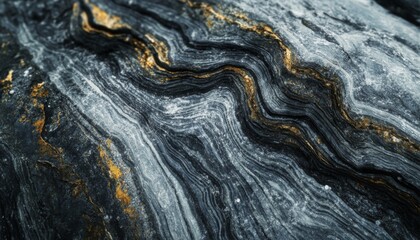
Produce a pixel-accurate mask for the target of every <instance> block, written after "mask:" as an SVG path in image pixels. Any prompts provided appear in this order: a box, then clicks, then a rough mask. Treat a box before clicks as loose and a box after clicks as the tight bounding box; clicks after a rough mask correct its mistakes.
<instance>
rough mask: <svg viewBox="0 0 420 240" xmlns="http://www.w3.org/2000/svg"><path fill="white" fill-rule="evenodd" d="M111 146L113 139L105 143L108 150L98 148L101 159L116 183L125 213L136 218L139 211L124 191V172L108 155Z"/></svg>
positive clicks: (116, 191)
mask: <svg viewBox="0 0 420 240" xmlns="http://www.w3.org/2000/svg"><path fill="white" fill-rule="evenodd" d="M111 144H112V142H111V139H109V138H108V139H106V141H105V145H106V149H105V148H103V147H101V146H98V151H99V157H100V158H101V159H102V160H103V161H104V162H105V164H106V166H107V168H108V174H109V177H110V178H111V179H112V180H113V181H114V182H115V183H116V186H115V198H116V199H117V200H118V201H119V202H120V203H121V205H122V208H123V211H124V213H125V214H127V215H128V216H129V217H130V218H136V217H137V215H138V214H137V211H136V209H135V208H134V207H133V206H132V204H131V203H132V200H131V197H130V195H129V193H128V191H127V190H126V189H124V180H123V179H122V177H123V172H122V170H121V169H120V167H118V166H117V165H116V164H115V163H114V161H113V160H112V158H111V157H110V156H109V155H108V151H109V150H110V148H111Z"/></svg>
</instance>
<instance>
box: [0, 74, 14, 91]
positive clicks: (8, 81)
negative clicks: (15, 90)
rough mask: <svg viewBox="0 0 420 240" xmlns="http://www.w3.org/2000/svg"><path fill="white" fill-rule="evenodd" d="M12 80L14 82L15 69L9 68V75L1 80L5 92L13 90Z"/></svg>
mask: <svg viewBox="0 0 420 240" xmlns="http://www.w3.org/2000/svg"><path fill="white" fill-rule="evenodd" d="M12 82H13V70H12V69H11V70H9V73H8V74H7V76H6V77H5V78H4V79H2V80H0V86H1V89H2V90H3V93H4V94H6V93H8V92H9V91H10V90H12Z"/></svg>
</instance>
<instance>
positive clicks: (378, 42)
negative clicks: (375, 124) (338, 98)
mask: <svg viewBox="0 0 420 240" xmlns="http://www.w3.org/2000/svg"><path fill="white" fill-rule="evenodd" d="M226 2H227V3H229V4H232V5H233V6H236V7H237V8H239V9H241V10H243V11H244V12H248V13H251V14H252V18H253V19H256V20H260V21H263V22H266V23H268V24H270V25H271V26H273V27H274V30H275V31H276V32H277V33H278V34H280V36H282V37H283V38H285V39H288V42H289V43H291V44H290V45H291V47H292V49H293V51H294V52H295V53H296V54H297V56H298V59H302V60H300V61H301V62H313V63H319V64H320V65H321V66H325V67H327V68H330V69H332V72H335V73H337V74H338V75H339V76H340V77H341V78H342V81H343V84H344V87H345V91H343V93H344V94H345V96H344V97H345V104H346V105H347V106H349V109H350V111H351V112H354V113H356V114H360V115H364V116H371V117H374V118H378V119H380V120H381V121H384V122H387V123H390V124H392V125H393V126H395V127H397V128H398V129H400V130H401V131H403V132H405V133H406V134H407V135H410V136H411V137H412V138H414V139H417V140H420V130H419V129H420V116H419V112H420V111H419V110H420V109H419V106H420V84H419V79H420V71H419V69H420V55H419V53H420V45H419V39H420V31H418V28H417V27H416V26H414V25H412V24H408V23H407V22H406V21H405V20H403V19H401V18H399V17H396V16H393V15H391V14H389V13H388V12H387V10H385V9H383V8H382V7H381V6H379V5H377V4H376V3H375V2H374V1H335V0H326V1H307V0H293V1H276V0H268V1H259V2H258V5H257V6H258V7H256V4H255V2H254V1H234V0H227V1H226ZM302 20H306V21H309V22H311V23H312V24H314V25H316V26H317V27H319V28H320V29H322V30H323V31H324V32H325V33H326V34H328V35H329V36H331V37H332V38H333V39H334V40H335V41H336V43H334V42H330V41H327V40H326V38H325V36H323V35H321V34H317V33H315V32H314V31H312V30H311V29H309V28H308V27H306V26H305V25H304V24H303V23H302ZM399 39H402V40H399ZM401 41H406V42H407V44H404V43H402V42H401ZM348 56H351V58H349V57H348Z"/></svg>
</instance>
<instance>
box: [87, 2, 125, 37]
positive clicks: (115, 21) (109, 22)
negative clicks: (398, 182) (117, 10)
mask: <svg viewBox="0 0 420 240" xmlns="http://www.w3.org/2000/svg"><path fill="white" fill-rule="evenodd" d="M85 3H86V4H88V5H89V6H90V7H91V11H92V15H93V20H94V21H95V23H97V24H99V25H102V26H104V27H106V28H108V29H111V30H117V29H121V28H130V26H129V25H127V24H125V23H123V22H122V21H121V18H120V17H118V16H113V15H110V14H109V13H107V12H106V11H104V10H102V9H101V8H99V7H98V6H97V5H95V4H93V3H90V2H89V0H86V1H85Z"/></svg>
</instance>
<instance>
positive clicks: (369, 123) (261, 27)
mask: <svg viewBox="0 0 420 240" xmlns="http://www.w3.org/2000/svg"><path fill="white" fill-rule="evenodd" d="M180 1H181V2H184V3H186V4H187V6H189V7H191V8H198V9H201V10H202V11H203V15H204V17H206V18H210V17H212V18H215V19H218V20H220V21H224V22H226V23H229V24H233V25H236V26H238V27H239V28H240V29H243V30H245V31H250V32H255V33H257V34H258V35H261V36H263V37H266V38H269V39H272V40H274V41H275V42H277V44H278V45H279V47H280V49H281V50H282V51H283V56H282V57H283V63H284V67H285V68H286V70H287V71H289V72H290V73H292V74H294V75H296V76H299V75H302V76H308V77H311V78H314V79H316V80H318V81H321V82H322V83H323V85H324V87H326V88H328V89H330V90H331V91H332V97H333V102H334V103H335V105H336V107H337V108H338V109H339V111H340V113H341V115H342V117H343V118H344V119H345V120H346V121H347V122H348V123H350V124H351V125H352V126H353V127H356V128H360V129H370V130H374V131H375V132H376V133H377V134H378V135H379V136H381V137H382V138H383V139H384V140H385V141H387V142H389V143H392V144H396V145H399V146H402V147H404V148H406V149H409V150H411V151H413V152H419V151H420V145H419V144H416V142H415V141H414V140H412V139H409V138H408V137H405V136H402V135H400V134H398V133H397V131H396V130H395V129H393V128H391V127H386V126H381V125H379V124H378V123H375V122H374V121H373V120H365V118H362V119H361V120H358V119H353V118H352V117H351V116H350V114H349V112H348V111H347V109H346V108H345V106H344V103H343V101H342V100H341V92H340V89H339V85H338V79H334V78H332V79H327V78H326V77H324V76H323V75H322V74H321V73H320V72H318V71H317V70H314V69H312V68H306V67H301V66H299V65H298V63H297V62H296V60H295V58H294V57H293V54H292V51H291V50H290V48H289V47H287V46H286V44H285V43H284V41H283V40H282V39H281V37H280V36H279V35H277V34H276V33H275V32H274V30H273V29H272V28H271V27H270V26H268V25H267V24H265V23H255V22H254V21H253V20H251V19H249V18H248V17H247V16H246V15H245V14H243V13H239V12H235V13H233V16H228V15H225V14H223V13H221V12H219V11H217V10H215V9H214V7H213V6H211V5H210V4H208V3H196V2H192V1H191V0H180ZM335 78H336V77H335Z"/></svg>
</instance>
